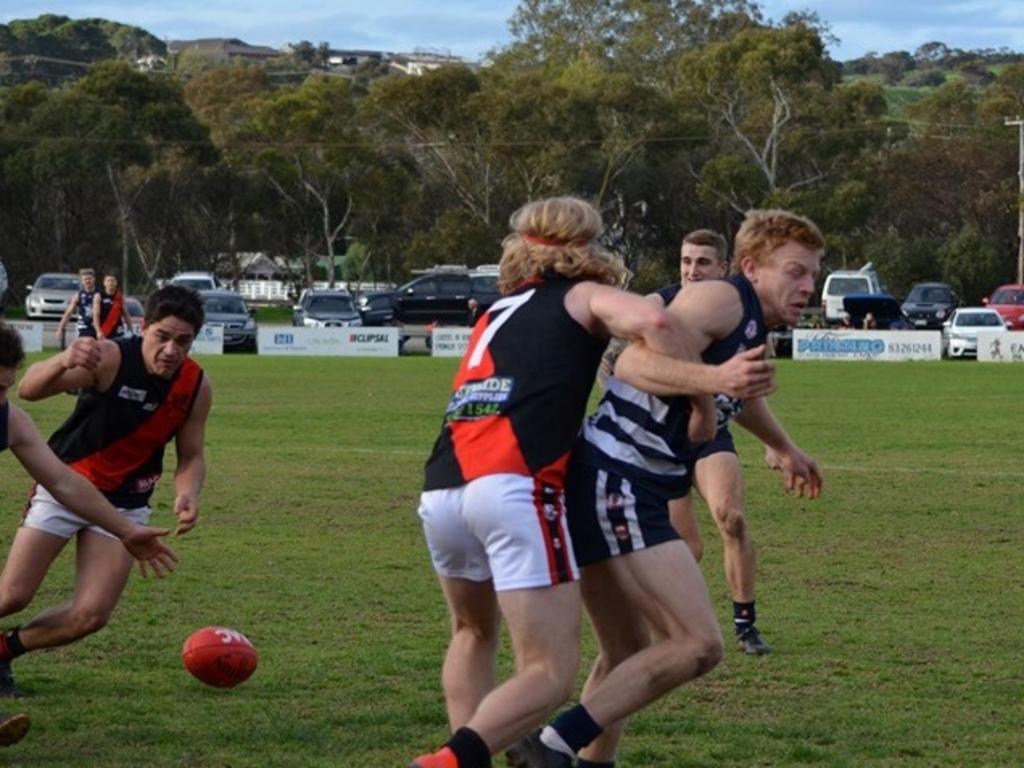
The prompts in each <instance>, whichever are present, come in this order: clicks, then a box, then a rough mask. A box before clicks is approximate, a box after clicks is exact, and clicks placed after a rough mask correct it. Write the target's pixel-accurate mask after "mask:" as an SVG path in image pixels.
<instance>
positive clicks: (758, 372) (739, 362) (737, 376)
mask: <svg viewBox="0 0 1024 768" xmlns="http://www.w3.org/2000/svg"><path fill="white" fill-rule="evenodd" d="M764 352H765V348H764V344H762V345H761V346H759V347H754V348H753V349H746V350H744V351H742V352H737V353H736V354H735V355H733V356H732V357H730V358H729V359H728V360H726V361H725V362H724V363H722V364H721V365H719V366H718V374H719V376H720V378H721V383H720V384H719V387H720V389H719V391H720V392H722V393H723V394H726V395H729V397H736V398H739V399H740V400H752V399H753V398H755V397H764V396H765V395H770V394H771V393H772V392H774V391H775V363H774V361H772V360H766V359H765V356H764Z"/></svg>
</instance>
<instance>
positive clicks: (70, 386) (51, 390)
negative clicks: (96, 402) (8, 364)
mask: <svg viewBox="0 0 1024 768" xmlns="http://www.w3.org/2000/svg"><path fill="white" fill-rule="evenodd" d="M120 363H121V351H120V349H119V348H118V346H117V344H116V343H114V342H113V341H109V340H107V339H91V338H88V337H80V338H78V339H75V341H74V342H73V343H72V344H71V345H70V346H69V347H68V348H67V349H65V350H64V351H63V352H61V353H60V354H59V355H54V356H53V357H51V358H48V359H47V360H40V361H39V362H38V363H33V364H32V365H30V366H29V368H28V370H27V371H25V375H24V376H23V377H22V379H21V384H19V385H18V395H19V396H20V397H21V398H22V399H23V400H29V401H32V400H42V399H44V398H47V397H52V396H53V395H57V394H60V393H62V392H68V391H69V390H75V389H83V388H86V387H92V388H94V389H96V390H98V391H100V392H105V391H106V390H107V389H108V388H109V387H110V385H111V384H112V383H113V381H114V377H115V376H116V375H117V369H118V366H119V365H120Z"/></svg>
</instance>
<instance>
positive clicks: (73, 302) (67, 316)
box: [57, 293, 78, 336]
mask: <svg viewBox="0 0 1024 768" xmlns="http://www.w3.org/2000/svg"><path fill="white" fill-rule="evenodd" d="M77 308H78V294H77V293H75V294H73V295H72V296H71V298H70V299H68V305H67V306H66V307H65V308H64V314H63V315H61V316H60V321H59V322H58V323H57V335H58V336H60V335H61V334H63V333H64V329H65V328H66V327H67V325H68V321H70V320H71V316H72V315H73V314H74V313H75V309H77Z"/></svg>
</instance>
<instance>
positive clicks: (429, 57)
mask: <svg viewBox="0 0 1024 768" xmlns="http://www.w3.org/2000/svg"><path fill="white" fill-rule="evenodd" d="M451 64H459V65H462V66H469V63H468V62H467V61H466V60H465V59H462V58H460V57H458V56H453V55H451V54H445V53H432V52H422V51H417V52H415V53H392V54H389V56H388V66H389V67H390V68H391V69H392V71H394V72H399V73H401V74H403V75H412V76H414V77H419V76H421V75H424V74H426V73H427V72H430V71H431V70H434V69H438V68H439V67H444V66H448V65H451Z"/></svg>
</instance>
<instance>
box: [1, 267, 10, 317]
mask: <svg viewBox="0 0 1024 768" xmlns="http://www.w3.org/2000/svg"><path fill="white" fill-rule="evenodd" d="M8 287H9V286H8V284H7V268H6V267H5V266H4V263H3V262H2V261H0V312H3V311H4V310H5V309H7V288H8Z"/></svg>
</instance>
